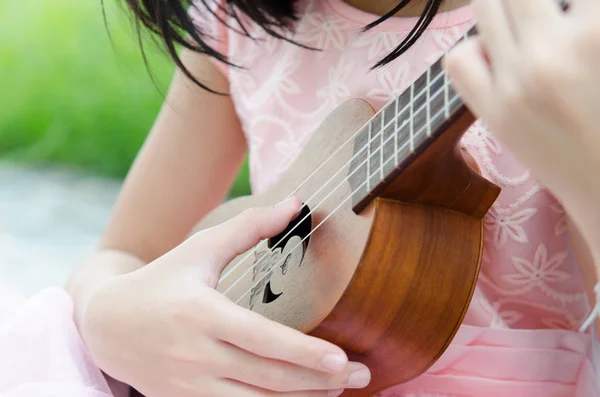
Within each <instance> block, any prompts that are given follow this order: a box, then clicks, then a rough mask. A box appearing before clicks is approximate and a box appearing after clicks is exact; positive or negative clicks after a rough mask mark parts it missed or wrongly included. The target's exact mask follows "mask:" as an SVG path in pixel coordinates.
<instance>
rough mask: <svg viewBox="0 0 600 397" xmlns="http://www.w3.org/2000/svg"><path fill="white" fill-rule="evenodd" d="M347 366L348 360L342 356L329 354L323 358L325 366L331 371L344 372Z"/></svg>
mask: <svg viewBox="0 0 600 397" xmlns="http://www.w3.org/2000/svg"><path fill="white" fill-rule="evenodd" d="M347 364H348V360H347V359H346V357H345V356H343V355H341V354H333V353H328V354H326V355H325V357H324V358H323V365H324V366H325V368H327V369H329V370H331V371H336V372H339V371H342V370H343V369H344V368H346V365H347Z"/></svg>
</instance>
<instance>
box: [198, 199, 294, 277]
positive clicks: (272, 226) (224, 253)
mask: <svg viewBox="0 0 600 397" xmlns="http://www.w3.org/2000/svg"><path fill="white" fill-rule="evenodd" d="M301 205H302V203H301V202H300V200H298V199H297V198H295V197H293V198H290V199H288V200H286V201H284V202H282V203H281V204H279V205H276V206H273V207H260V208H251V209H248V210H246V211H244V212H242V213H241V214H240V215H237V216H235V217H233V218H232V219H230V220H228V221H226V222H224V223H222V224H220V225H218V226H215V227H213V228H210V229H206V230H204V231H202V232H200V233H198V234H197V235H196V236H194V239H195V240H196V241H195V242H194V244H195V245H196V246H200V247H210V251H211V255H212V256H213V257H214V258H216V259H217V262H218V263H217V264H216V265H217V266H219V269H217V270H218V271H219V272H221V271H222V270H223V268H224V267H225V266H227V265H228V264H229V263H230V262H231V261H232V260H233V259H234V258H235V257H236V256H238V255H240V254H242V253H244V252H246V251H248V250H250V249H251V248H253V247H254V246H256V245H257V244H258V243H260V242H261V241H262V240H263V239H266V238H269V237H273V236H275V235H277V234H279V233H281V232H282V231H283V230H285V228H286V227H287V226H288V225H289V224H290V222H291V221H292V220H293V218H294V217H295V216H296V215H297V213H298V210H299V209H300V207H301Z"/></svg>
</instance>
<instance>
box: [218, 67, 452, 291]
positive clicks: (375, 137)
mask: <svg viewBox="0 0 600 397" xmlns="http://www.w3.org/2000/svg"><path fill="white" fill-rule="evenodd" d="M441 75H442V74H440V75H439V76H437V77H436V78H434V79H433V80H432V81H431V82H430V83H429V84H428V85H427V87H426V89H429V86H430V85H431V84H433V83H435V82H436V81H437V79H439V78H440V76H441ZM445 84H446V85H447V83H445ZM445 88H446V87H445V86H442V87H441V88H439V89H438V90H437V91H436V92H435V93H434V94H433V98H434V99H435V98H437V97H439V96H441V95H442V91H444V90H445ZM420 95H421V93H419V94H418V95H417V96H416V98H419V96H420ZM409 106H410V105H406V106H405V108H404V109H403V110H402V111H401V112H399V113H398V114H397V115H396V117H394V118H393V119H392V120H391V121H390V122H389V123H388V124H387V125H386V126H384V127H383V128H382V129H381V130H380V131H379V132H378V133H377V134H375V135H374V136H373V137H372V138H371V139H370V140H369V142H367V144H366V145H364V146H363V148H362V149H361V150H360V151H359V152H358V153H357V154H356V155H354V156H353V157H352V158H351V159H350V160H348V161H347V162H346V164H345V165H344V166H343V167H341V168H340V169H339V170H338V171H337V172H336V173H335V174H334V175H333V176H332V177H331V178H330V179H329V180H328V181H327V182H325V183H324V184H323V185H322V186H321V187H320V188H319V190H317V191H316V192H315V193H314V194H313V195H312V196H311V197H310V198H309V199H308V200H307V203H308V202H309V201H310V200H312V199H313V198H314V197H315V196H317V194H318V193H319V192H320V191H321V190H323V189H324V188H325V187H326V186H327V185H329V184H330V183H331V182H332V181H333V180H334V178H335V177H336V176H337V175H338V174H339V173H340V172H341V171H343V170H344V169H345V168H346V166H347V165H349V164H350V163H351V162H352V161H353V160H354V159H355V158H357V157H358V156H359V155H360V153H361V152H362V151H364V150H365V148H366V147H368V146H369V145H370V144H371V142H372V141H375V140H376V139H379V137H380V136H381V135H382V134H383V133H385V130H386V129H387V127H389V126H390V125H391V124H392V123H394V122H395V121H396V120H398V119H399V118H400V115H401V114H402V113H404V111H405V110H406V109H407V108H408V107H409ZM425 106H426V104H423V105H421V106H420V107H419V108H417V110H416V111H414V113H419V112H420V111H421V110H422V109H423V108H424V107H425ZM438 115H439V112H438V114H436V115H435V116H434V118H435V117H437V116H438ZM403 125H404V124H403ZM424 127H425V126H424ZM424 127H422V128H421V130H422V129H423V128H424ZM421 130H419V131H418V132H417V134H418V133H420V131H421ZM392 138H395V135H391V136H389V137H388V138H386V139H385V141H384V142H383V143H382V144H381V145H380V149H381V151H383V146H384V145H385V144H387V143H388V141H389V140H390V139H392ZM413 138H414V137H413ZM408 144H410V142H405V143H404V144H403V145H402V147H400V149H398V150H397V153H400V152H401V151H402V150H404V149H405V148H406V146H407V145H408ZM371 157H372V156H370V157H367V158H366V159H365V160H363V161H362V163H360V164H358V166H357V167H356V168H355V169H354V171H352V172H351V173H350V174H349V175H348V176H347V177H346V178H345V179H342V180H341V181H340V182H339V184H338V185H337V186H336V187H335V189H333V190H332V191H331V192H330V193H329V194H328V195H327V196H326V197H325V198H324V199H323V200H321V202H319V203H318V204H317V205H316V206H315V207H314V208H312V210H311V211H309V212H308V214H306V215H305V216H304V218H302V219H301V220H300V221H298V223H297V224H296V225H295V226H294V227H293V228H291V229H290V230H289V231H288V232H287V233H286V234H285V235H284V236H283V237H282V238H281V239H280V241H279V242H278V243H277V244H275V246H273V247H272V248H270V249H269V250H268V254H272V253H273V252H274V250H275V249H276V248H277V247H278V245H279V243H280V242H281V241H284V240H285V239H286V238H287V237H288V236H289V235H290V234H291V233H293V232H294V231H295V230H296V229H297V228H298V227H300V225H301V224H302V222H304V221H305V220H306V219H308V217H309V216H310V215H311V214H312V213H313V212H314V211H315V210H317V209H318V208H319V207H320V206H321V204H323V203H324V202H325V200H327V198H329V196H331V194H333V193H334V192H335V191H337V189H338V188H339V187H340V186H341V185H342V184H343V183H345V182H346V181H348V180H349V179H350V178H351V177H352V175H354V173H355V172H357V171H358V170H360V167H362V166H363V165H364V164H365V163H366V162H368V161H370V160H371ZM388 161H389V159H388ZM388 161H386V162H385V164H387V162H388ZM376 172H377V171H376ZM304 206H305V205H303V206H302V207H301V208H303V207H304ZM257 249H258V245H257V247H255V248H254V250H252V252H250V253H249V254H247V255H246V256H245V257H244V258H243V259H242V260H240V261H239V262H238V263H236V264H235V265H234V266H232V269H231V270H229V271H228V272H227V274H226V275H224V276H223V277H222V278H221V279H220V280H219V282H221V281H222V280H224V279H225V278H226V277H227V276H229V275H230V274H232V272H233V271H235V270H236V269H237V268H239V266H241V264H242V263H244V262H245V261H246V260H247V259H248V258H249V257H250V256H251V255H252V254H254V253H255V252H256V250H257ZM266 258H267V256H266V255H265V256H263V257H262V258H260V259H259V260H258V261H257V262H256V263H255V264H254V265H252V266H251V267H249V268H248V269H247V270H246V271H245V272H244V273H243V274H242V275H241V276H240V277H239V278H238V279H237V280H236V281H234V282H233V284H232V285H230V286H229V287H228V288H227V289H226V290H225V292H224V294H227V293H228V292H229V291H230V290H231V289H232V288H234V287H235V286H236V285H237V283H238V282H239V281H241V279H242V278H243V277H245V276H246V275H247V274H248V273H249V272H250V271H252V270H253V269H255V268H257V267H258V266H259V265H261V264H262V261H263V260H265V259H266Z"/></svg>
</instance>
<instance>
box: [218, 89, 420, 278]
mask: <svg viewBox="0 0 600 397" xmlns="http://www.w3.org/2000/svg"><path fill="white" fill-rule="evenodd" d="M396 100H397V98H396V97H393V98H392V99H390V100H389V101H388V102H387V103H386V104H385V105H383V106H382V108H381V109H380V110H379V111H378V112H377V113H375V114H374V115H373V116H372V117H371V118H370V119H369V120H368V121H367V122H366V123H365V124H364V126H367V125H369V124H371V123H372V122H373V121H374V120H375V119H376V118H377V116H379V115H380V114H381V113H382V112H383V111H384V110H385V109H386V108H387V107H388V106H390V105H391V104H392V102H394V101H396ZM407 106H408V105H407ZM404 110H406V107H405V108H404V109H403V110H402V112H404ZM390 124H391V122H390V123H388V125H386V127H385V128H387V127H388V126H389V125H390ZM364 126H363V127H364ZM361 131H363V128H360V129H358V130H357V131H356V132H355V133H354V134H352V135H351V136H350V137H349V138H348V139H347V140H346V142H344V143H343V144H342V145H341V146H340V147H338V148H337V149H336V150H335V151H334V152H333V153H332V154H331V155H329V157H327V159H325V161H323V162H322V163H321V164H320V165H319V166H318V167H317V168H316V169H315V170H314V171H313V172H311V173H310V174H309V175H308V176H307V177H306V178H304V180H303V181H302V182H301V183H300V184H299V185H298V186H297V187H296V188H295V189H294V190H293V191H292V192H290V193H289V194H288V195H287V197H286V198H285V199H288V198H290V197H292V196H293V195H294V194H295V193H296V192H297V191H298V190H300V188H301V187H302V186H304V185H305V184H306V183H307V182H308V181H309V180H310V179H311V178H312V177H313V176H315V175H316V173H317V172H319V171H320V170H321V168H323V167H324V166H325V164H327V163H329V161H330V160H332V159H333V158H335V156H336V155H337V154H338V153H339V152H340V151H341V150H342V149H343V148H344V147H346V145H348V143H350V142H352V141H353V140H354V139H355V138H356V136H357V135H358V134H360V132H361ZM367 144H370V141H369V142H368V143H367ZM366 148H367V145H365V146H364V147H363V148H362V149H360V151H359V152H358V153H357V154H356V155H355V157H356V156H358V155H359V154H360V153H361V152H362V151H363V150H365V149H366ZM353 160H354V157H352V158H351V159H350V160H349V161H348V162H347V163H346V164H344V165H343V166H342V168H340V170H339V171H338V172H336V173H335V175H333V176H332V177H331V178H330V180H331V179H333V178H335V177H336V176H337V174H338V173H339V172H341V171H342V170H344V168H346V166H348V164H350V162H352V161H353ZM329 182H330V181H327V182H326V183H325V184H324V185H323V186H321V188H320V189H319V190H317V191H316V192H315V193H314V194H313V195H312V196H311V197H309V198H308V200H306V202H304V203H302V206H301V207H300V209H299V211H301V210H302V209H303V208H304V207H306V206H307V205H308V203H309V202H310V200H312V199H313V198H314V197H315V196H316V195H317V194H318V193H319V192H320V191H321V190H322V189H323V188H324V187H325V186H326V185H327V184H328V183H329ZM285 199H284V200H285ZM284 238H285V237H284ZM276 247H277V245H275V246H274V247H273V249H275V248H276ZM257 249H258V245H257V246H256V247H255V248H254V249H253V250H252V251H251V252H249V253H248V254H247V255H246V256H245V257H244V258H243V259H241V260H240V261H239V262H237V263H236V264H235V265H234V266H232V267H231V269H228V270H227V271H226V272H225V273H224V274H223V275H222V276H221V278H220V279H219V283H220V282H223V281H225V279H226V278H227V277H229V275H230V274H232V272H233V271H235V270H236V268H237V267H238V266H239V265H241V264H242V263H244V262H245V261H246V260H247V259H249V258H250V256H252V255H253V254H255V253H256V251H257Z"/></svg>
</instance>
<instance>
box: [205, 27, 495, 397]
mask: <svg viewBox="0 0 600 397" xmlns="http://www.w3.org/2000/svg"><path fill="white" fill-rule="evenodd" d="M475 33H476V28H475V26H473V27H472V28H471V29H469V30H467V32H466V33H465V35H464V37H468V36H470V35H473V34H475ZM474 121H475V118H474V116H473V115H472V113H471V112H470V111H469V110H468V109H467V108H466V106H465V104H464V103H463V101H461V99H460V98H459V96H458V95H457V93H456V91H455V90H454V89H453V87H452V85H451V83H450V81H449V79H448V77H447V75H446V73H445V72H444V71H443V70H442V59H441V58H440V59H439V60H438V61H437V62H435V63H434V64H433V65H432V66H431V67H429V68H428V69H427V70H426V71H425V73H423V74H422V75H421V76H420V77H419V78H418V79H416V80H415V81H414V82H413V83H412V84H411V85H410V87H409V88H408V89H407V90H405V91H404V92H403V93H402V94H401V95H400V96H398V97H397V98H395V99H394V100H393V101H391V102H390V103H388V104H387V105H386V106H384V107H383V108H382V109H381V110H380V111H379V112H375V111H374V109H373V108H372V107H371V106H370V105H369V104H368V103H367V102H365V101H363V100H360V99H352V100H349V101H347V102H346V103H344V104H342V105H341V106H339V107H338V108H336V109H335V110H334V111H333V112H332V113H331V114H330V115H329V116H328V117H327V118H326V119H325V120H324V121H323V123H322V124H321V126H320V127H319V128H318V130H317V131H316V132H315V134H314V135H313V138H312V139H311V141H309V143H308V144H307V145H306V147H305V148H304V150H303V151H302V152H301V153H300V154H299V156H298V157H297V158H296V160H295V161H294V163H293V164H292V165H291V166H290V167H289V168H288V169H287V170H286V171H285V172H284V173H283V174H282V176H281V177H280V179H279V182H277V183H275V184H274V185H273V186H272V187H271V188H270V189H269V190H267V191H265V192H264V193H261V194H258V195H252V196H246V197H242V198H238V199H234V200H231V201H229V202H226V203H224V204H223V205H221V206H220V207H218V208H216V209H215V210H214V211H212V212H211V213H209V214H208V215H207V216H206V217H205V218H204V219H203V220H202V221H201V222H200V223H199V224H198V225H197V227H196V229H195V230H201V229H205V228H208V227H211V226H214V225H216V224H219V223H222V222H224V221H226V220H228V219H230V218H231V217H233V216H235V215H238V214H239V213H240V212H242V211H243V210H245V209H247V208H250V207H256V206H265V205H273V204H276V203H278V202H280V201H281V200H283V199H285V198H287V197H290V196H296V197H298V198H300V199H301V200H302V201H303V203H304V204H303V206H302V211H301V213H300V215H299V216H298V217H297V218H296V219H295V220H294V221H292V223H291V224H290V225H289V226H288V227H287V229H286V230H285V231H283V232H282V233H281V234H279V235H278V236H275V237H273V238H271V239H268V240H266V241H263V242H261V243H260V244H259V245H257V246H256V247H255V248H254V249H252V250H250V251H249V252H247V253H244V254H242V255H240V256H238V257H237V258H236V259H235V260H234V261H233V262H232V263H231V264H230V265H229V266H228V267H227V268H226V269H225V270H224V272H223V273H222V275H221V279H220V281H219V283H218V287H217V289H218V291H220V292H221V293H223V294H224V295H225V296H227V297H228V298H229V299H231V300H232V301H233V302H235V303H237V304H239V305H241V306H242V307H245V308H247V309H249V310H252V311H254V312H256V313H260V314H261V315H263V316H265V317H267V318H269V319H272V320H275V321H277V322H279V323H282V324H285V325H287V326H290V327H293V328H295V329H298V330H300V331H302V332H304V333H308V334H311V335H314V336H316V337H319V338H322V339H325V340H328V341H331V342H332V343H334V344H336V345H338V346H340V347H341V348H343V349H344V350H345V351H346V352H347V354H348V356H349V357H350V359H351V360H355V361H360V362H363V363H364V364H366V365H367V366H368V367H369V368H370V370H371V372H372V381H371V384H370V385H369V386H368V387H367V388H365V389H362V390H347V391H346V392H345V394H344V395H345V396H349V397H368V396H373V395H375V394H377V393H378V392H380V391H382V390H384V389H386V388H389V387H390V386H393V385H395V384H399V383H403V382H406V381H408V380H410V379H413V378H415V377H417V376H419V375H420V374H422V373H423V372H425V371H426V370H427V369H428V368H429V367H430V366H431V365H432V364H433V363H435V361H436V360H437V359H438V358H439V357H440V356H441V355H442V353H443V352H444V351H445V349H446V348H447V347H448V345H449V344H450V342H451V341H452V339H453V337H454V335H455V333H456V332H457V330H458V328H459V327H460V325H461V323H462V320H463V317H464V315H465V312H466V310H467V308H468V306H469V303H470V300H471V297H472V295H473V291H474V289H475V285H476V282H477V279H478V274H479V268H480V263H481V257H482V247H483V236H484V227H483V218H484V216H485V214H486V213H487V211H488V210H489V208H490V207H491V205H492V204H493V203H494V201H495V200H496V198H497V197H498V195H499V193H500V188H499V187H498V186H496V185H494V184H492V183H490V182H489V181H488V180H486V179H484V178H483V177H482V176H481V174H480V171H479V170H478V168H477V166H476V164H475V162H474V161H473V159H472V158H470V157H469V156H468V155H467V154H466V152H464V151H462V150H461V149H460V147H459V141H460V138H461V137H462V135H463V134H464V132H465V131H466V130H467V129H468V128H469V126H470V125H471V124H472V123H473V122H474Z"/></svg>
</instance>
